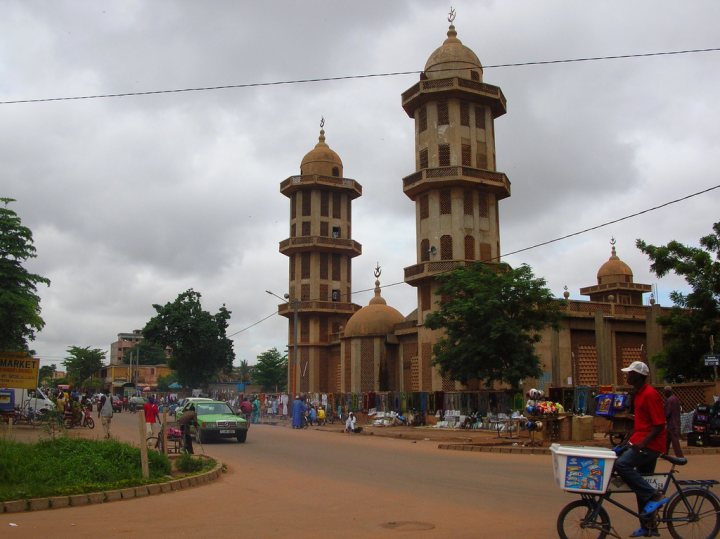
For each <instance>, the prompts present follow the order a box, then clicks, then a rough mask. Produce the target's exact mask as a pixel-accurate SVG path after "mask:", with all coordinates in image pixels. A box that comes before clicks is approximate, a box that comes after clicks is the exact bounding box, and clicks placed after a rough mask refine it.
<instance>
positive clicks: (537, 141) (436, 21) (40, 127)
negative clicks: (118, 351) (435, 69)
mask: <svg viewBox="0 0 720 539" xmlns="http://www.w3.org/2000/svg"><path fill="white" fill-rule="evenodd" d="M449 7H450V5H449V4H447V5H446V4H443V3H442V2H437V1H430V0H412V1H409V0H408V1H401V0H393V1H392V2H388V1H380V0H367V1H364V2H351V1H342V0H338V1H333V2H328V1H319V0H304V1H302V2H300V1H289V0H287V1H284V0H278V1H272V2H249V1H229V0H228V1H207V2H196V1H190V0H187V1H182V0H176V1H163V0H153V1H140V0H122V1H119V0H118V1H103V0H92V1H90V0H86V1H81V0H75V1H62V0H52V1H49V0H46V1H39V0H38V1H33V0H30V1H27V0H22V1H20V0H18V1H13V0H6V1H5V2H3V15H2V17H0V35H2V39H1V40H0V101H2V102H3V103H2V104H0V139H1V140H2V144H0V178H1V180H0V196H5V197H11V198H14V199H16V200H17V202H15V203H13V204H12V205H11V208H12V209H14V210H15V211H16V212H17V213H18V214H19V215H20V217H21V219H22V221H23V224H24V225H26V226H28V227H29V228H30V229H31V230H32V231H33V234H34V238H35V246H36V248H37V252H38V257H37V258H36V259H34V260H33V261H32V262H31V263H29V264H28V265H27V267H28V269H30V270H31V271H33V272H36V273H39V274H41V275H43V276H46V277H48V278H49V279H50V280H51V281H52V285H51V286H50V287H49V288H45V287H41V289H40V295H41V298H42V303H41V306H42V316H43V318H44V320H45V322H46V326H45V328H44V329H43V330H42V332H40V333H39V334H38V336H37V339H36V341H35V342H34V343H33V345H32V346H33V347H34V349H35V350H36V352H37V353H38V355H39V356H40V357H41V359H42V362H43V364H49V363H59V362H60V361H62V359H63V357H64V356H65V351H66V349H67V348H68V347H69V346H72V345H77V346H91V347H98V348H101V349H104V350H108V357H109V348H110V343H111V342H112V341H114V340H116V337H117V334H118V333H120V332H126V331H132V330H133V329H139V328H142V327H143V326H144V325H145V323H146V322H147V321H148V320H149V319H150V318H151V317H152V316H153V314H154V310H153V308H152V304H154V303H159V304H164V303H166V302H170V301H172V300H174V299H175V298H176V297H177V295H178V294H179V293H181V292H183V291H185V290H187V289H188V288H193V289H195V290H196V291H199V292H200V293H201V294H202V301H203V307H204V308H205V309H206V310H208V311H210V312H213V313H214V312H216V311H217V309H218V308H219V307H220V306H221V305H222V304H226V305H227V307H228V309H230V310H231V311H232V320H231V325H230V329H229V334H233V337H232V338H233V340H234V343H235V352H236V355H237V361H236V363H239V361H240V360H241V359H247V360H248V361H249V362H250V363H251V364H252V363H254V362H255V361H256V356H257V355H258V354H259V353H261V352H263V351H265V350H267V349H268V348H270V347H273V346H276V347H278V348H279V349H281V350H282V349H284V347H285V344H286V334H287V333H286V331H287V330H286V328H287V322H286V321H285V319H284V318H281V317H279V316H277V315H275V316H271V317H270V318H268V319H267V320H265V321H263V322H262V323H259V324H256V325H253V324H255V323H256V322H258V321H260V320H262V319H263V318H266V317H268V315H272V313H273V312H276V309H277V304H278V303H279V302H278V300H276V299H275V298H273V297H271V296H269V295H267V294H266V293H265V290H266V289H269V290H272V291H274V292H276V293H277V294H279V295H282V294H283V293H285V292H286V291H287V286H288V282H287V258H286V257H285V256H283V255H281V254H280V253H279V252H278V243H279V242H280V241H281V240H283V239H285V238H287V237H288V236H289V224H288V221H289V202H288V199H287V198H285V197H284V196H282V195H281V194H280V192H279V185H280V182H281V181H283V180H284V179H286V178H287V177H289V176H291V175H294V174H297V173H298V172H299V166H300V161H301V160H302V157H303V156H304V155H305V153H307V152H308V151H309V150H310V149H312V148H313V147H314V145H315V144H316V142H317V137H318V132H319V122H320V118H321V117H322V116H324V117H325V120H326V123H325V131H326V136H327V142H328V144H329V145H330V146H331V147H332V148H333V149H334V150H335V151H336V152H337V153H338V154H339V155H340V156H341V158H342V160H343V164H344V172H345V176H346V177H350V178H353V179H355V180H357V181H358V182H360V184H361V185H362V186H363V196H362V197H361V198H359V199H357V200H356V201H355V202H354V206H353V238H354V239H355V240H356V241H358V242H360V243H361V244H362V246H363V254H362V256H360V257H358V258H356V259H355V260H354V263H353V289H354V290H357V291H358V293H357V294H355V297H354V298H353V301H355V302H356V303H359V304H361V305H366V304H367V302H368V300H369V299H370V297H371V292H363V291H364V290H367V289H369V288H372V286H373V281H374V278H373V275H372V268H373V267H374V266H375V264H376V263H377V262H379V263H380V265H381V266H382V268H383V273H382V277H381V279H382V282H383V285H393V284H394V286H388V287H386V288H385V289H384V291H383V296H384V297H385V298H386V299H387V300H388V302H389V303H390V304H391V305H393V306H394V307H396V308H397V309H398V310H400V311H401V312H402V313H403V314H408V313H409V312H411V311H412V310H413V308H414V305H415V301H416V300H415V293H414V289H413V288H411V287H409V286H407V285H405V284H401V283H402V281H403V268H404V267H406V266H410V265H412V264H414V263H415V262H416V260H415V224H414V207H413V204H412V202H411V201H410V200H409V199H408V198H407V197H406V196H405V195H404V194H403V192H402V178H403V177H404V176H407V175H409V174H411V173H412V172H414V157H413V151H414V134H413V128H414V126H413V121H412V120H410V119H409V118H408V117H407V115H406V114H405V113H404V111H403V110H402V108H401V106H400V94H401V93H402V92H403V91H404V90H406V89H407V88H409V87H410V86H412V85H413V84H414V83H415V82H416V81H417V79H418V75H417V74H413V75H402V76H386V77H373V78H359V79H349V80H340V81H329V82H308V83H297V84H283V85H266V86H250V87H244V88H230V89H221V90H210V91H192V92H178V93H161V94H154V95H144V96H128V97H113V98H100V99H82V100H63V101H41V102H32V103H9V102H11V101H19V100H36V99H46V98H57V97H73V96H92V95H103V94H121V93H123V94H124V93H134V92H151V91H157V90H174V89H186V88H201V87H214V86H226V85H252V84H256V83H271V82H281V81H296V80H303V79H318V78H328V77H342V76H350V75H368V74H381V73H393V72H403V71H420V70H422V68H423V67H424V65H425V61H426V60H427V58H428V56H429V55H430V54H431V53H432V51H433V50H434V49H435V48H437V47H438V46H440V45H441V44H442V42H443V40H444V39H445V37H446V32H447V28H448V22H447V13H448V11H449ZM454 7H455V9H456V11H457V18H456V20H455V26H456V28H457V31H458V37H459V38H460V39H461V40H462V41H463V43H464V44H465V45H467V46H469V47H470V48H472V49H473V50H474V51H475V53H476V54H477V55H478V57H479V58H480V60H481V61H482V63H483V65H485V66H487V67H486V69H485V75H484V80H485V82H488V83H490V84H495V85H498V86H500V87H501V88H502V90H503V92H504V93H505V95H506V97H507V99H508V114H507V115H505V116H503V117H501V118H499V119H498V120H497V121H496V124H495V125H496V137H497V161H498V170H501V171H503V172H505V173H506V174H507V175H508V177H509V178H510V181H511V182H512V197H511V198H509V199H506V200H504V201H502V202H501V206H500V211H501V214H500V215H501V250H502V252H503V253H511V252H514V251H518V250H521V249H524V248H526V247H530V246H532V245H534V244H537V243H540V242H545V241H548V240H551V239H554V238H557V237H561V236H564V235H567V234H572V233H574V232H577V231H580V230H583V229H586V228H590V227H594V226H596V225H599V224H602V223H605V222H607V221H611V220H615V219H618V218H621V217H624V216H626V215H629V214H633V213H636V212H639V211H642V210H645V209H647V208H651V207H654V206H657V205H660V204H663V203H665V202H668V201H671V200H675V199H678V198H681V197H684V196H686V195H689V194H692V193H696V192H699V191H702V190H704V189H707V188H710V187H714V186H716V185H717V184H719V183H720V177H718V174H717V170H718V160H719V158H720V142H719V141H720V121H718V120H719V115H718V110H717V96H718V95H720V69H719V67H720V52H702V53H695V54H682V55H671V56H670V55H668V56H655V57H646V58H635V59H623V60H606V61H592V62H581V63H562V64H552V65H535V66H524V67H495V68H493V67H490V66H493V65H498V64H510V63H521V62H538V61H549V60H562V59H572V58H587V57H600V56H616V55H628V54H640V53H655V52H666V51H680V50H690V49H707V48H716V47H720V37H719V36H718V32H717V21H718V20H720V3H719V2H717V1H716V0H707V1H693V2H677V1H665V0H652V1H649V0H648V1H636V2H627V1H625V0H617V1H605V2H572V1H569V0H568V1H552V0H548V1H543V2H538V1H537V0H524V1H523V0H517V1H515V0H506V1H499V0H498V1H473V2H470V1H460V2H456V3H455V4H454ZM719 202H720V189H718V190H714V191H710V192H708V193H706V194H703V195H700V196H696V197H693V198H691V199H688V200H686V201H683V202H679V203H676V204H673V205H670V206H668V207H665V208H663V209H659V210H657V211H653V212H650V213H646V214H643V215H641V216H639V217H635V218H632V219H628V220H624V221H622V222H619V223H617V224H613V225H611V226H607V227H604V228H600V229H597V230H594V231H592V232H588V233H586V234H582V235H579V236H575V237H572V238H570V239H567V240H564V241H560V242H557V243H553V244H551V245H548V246H544V247H539V248H536V249H532V250H529V251H524V252H522V253H518V254H514V255H510V256H507V257H505V261H506V262H508V263H510V264H511V265H513V266H516V265H518V264H521V263H527V264H530V265H531V266H532V268H533V269H534V271H535V273H536V275H538V276H542V277H544V278H545V279H547V282H548V285H549V287H550V288H551V289H552V291H553V292H554V293H555V294H556V295H557V296H558V297H559V296H561V295H562V292H563V286H565V285H567V287H568V289H569V291H570V293H571V297H573V298H580V297H581V296H579V288H580V287H582V286H588V285H591V284H594V283H595V282H596V272H597V269H598V267H599V266H600V265H601V264H602V263H603V262H604V261H605V260H607V258H608V256H609V254H610V245H609V241H610V238H611V237H612V236H614V237H615V238H616V239H617V251H618V255H619V256H620V257H621V258H622V259H623V260H624V261H626V262H627V263H628V264H629V265H630V266H631V267H632V269H633V270H634V273H635V280H636V282H642V283H648V284H656V285H657V288H658V295H659V300H660V303H661V304H664V305H668V304H669V300H668V299H667V294H668V293H669V292H670V291H671V290H673V289H677V288H681V287H682V284H683V283H682V281H681V280H678V279H677V278H673V277H667V278H664V279H657V278H656V277H655V276H653V275H651V274H650V272H649V268H648V261H647V259H646V257H644V255H642V253H640V252H639V251H637V249H636V248H635V247H634V244H635V240H636V239H637V238H643V239H645V240H647V241H648V242H651V243H655V244H658V243H666V242H668V241H670V240H672V239H677V240H679V241H682V242H684V243H688V244H696V243H697V240H698V238H700V237H701V236H703V235H705V234H708V233H709V232H710V231H711V226H712V224H713V222H715V221H716V220H718V213H719V212H718V210H717V207H718V203H719ZM395 283H400V284H395ZM250 326H252V327H250ZM246 328H249V329H246Z"/></svg>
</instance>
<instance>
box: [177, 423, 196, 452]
mask: <svg viewBox="0 0 720 539" xmlns="http://www.w3.org/2000/svg"><path fill="white" fill-rule="evenodd" d="M180 429H181V430H182V434H183V447H184V448H185V451H186V452H188V453H190V454H191V455H192V454H193V453H194V451H193V445H192V436H191V435H190V427H189V426H188V425H182V426H181V427H180Z"/></svg>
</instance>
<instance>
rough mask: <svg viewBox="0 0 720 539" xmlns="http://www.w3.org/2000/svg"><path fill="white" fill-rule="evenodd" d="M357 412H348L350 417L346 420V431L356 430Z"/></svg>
mask: <svg viewBox="0 0 720 539" xmlns="http://www.w3.org/2000/svg"><path fill="white" fill-rule="evenodd" d="M355 421H356V420H355V414H353V413H352V412H350V413H349V414H348V418H347V420H346V421H345V432H350V433H353V432H355Z"/></svg>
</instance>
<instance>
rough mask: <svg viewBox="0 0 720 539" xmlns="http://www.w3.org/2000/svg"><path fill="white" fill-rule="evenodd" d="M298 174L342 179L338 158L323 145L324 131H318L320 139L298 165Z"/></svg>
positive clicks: (341, 165)
mask: <svg viewBox="0 0 720 539" xmlns="http://www.w3.org/2000/svg"><path fill="white" fill-rule="evenodd" d="M300 174H302V175H306V174H307V175H310V174H318V175H320V176H336V177H338V178H342V175H343V164H342V160H341V159H340V156H339V155H338V154H336V153H335V152H334V151H333V150H331V149H330V146H328V145H327V144H325V130H324V129H320V137H319V139H318V143H317V144H316V145H315V147H314V148H313V149H312V150H310V151H309V152H308V153H307V154H306V155H305V157H303V160H302V162H301V163H300Z"/></svg>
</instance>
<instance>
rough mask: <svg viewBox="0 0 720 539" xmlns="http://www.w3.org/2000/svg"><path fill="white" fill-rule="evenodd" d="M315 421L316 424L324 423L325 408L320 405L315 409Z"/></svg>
mask: <svg viewBox="0 0 720 539" xmlns="http://www.w3.org/2000/svg"><path fill="white" fill-rule="evenodd" d="M317 422H318V425H324V424H325V408H323V407H322V406H318V409H317Z"/></svg>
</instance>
